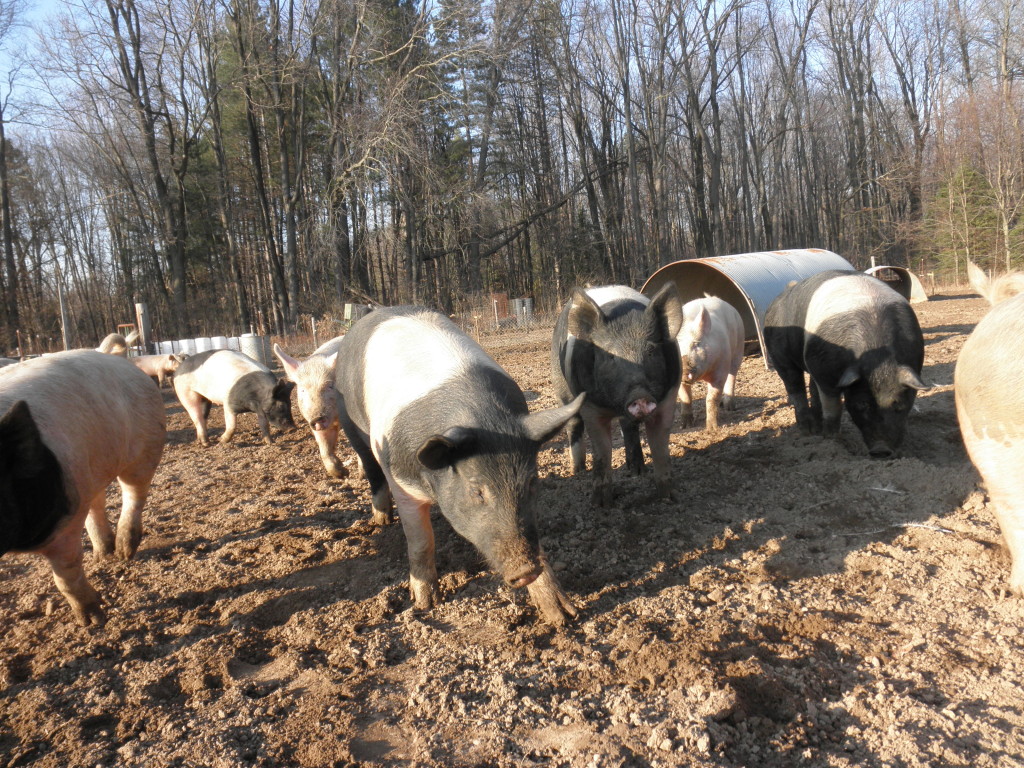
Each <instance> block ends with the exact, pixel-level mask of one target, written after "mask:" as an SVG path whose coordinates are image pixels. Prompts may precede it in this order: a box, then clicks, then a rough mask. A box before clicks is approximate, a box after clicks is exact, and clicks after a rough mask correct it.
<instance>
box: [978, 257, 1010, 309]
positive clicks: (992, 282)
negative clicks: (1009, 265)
mask: <svg viewBox="0 0 1024 768" xmlns="http://www.w3.org/2000/svg"><path fill="white" fill-rule="evenodd" d="M967 279H968V281H969V282H970V284H971V288H973V289H974V290H975V291H977V292H978V293H979V294H980V295H981V297H982V298H983V299H985V301H987V302H988V303H989V304H991V305H993V306H995V305H996V304H998V303H999V302H1001V301H1003V300H1004V299H1008V298H1010V297H1011V296H1017V295H1018V294H1021V293H1024V272H1006V273H1005V274H1002V275H1000V276H999V277H997V278H995V279H992V278H990V277H989V276H988V275H986V274H985V273H984V272H983V271H982V269H981V267H979V266H978V265H977V264H975V263H974V262H973V261H968V262H967Z"/></svg>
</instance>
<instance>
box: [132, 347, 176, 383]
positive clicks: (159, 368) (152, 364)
mask: <svg viewBox="0 0 1024 768" xmlns="http://www.w3.org/2000/svg"><path fill="white" fill-rule="evenodd" d="M187 357H188V355H184V354H181V355H179V354H171V355H139V356H138V357H133V358H131V361H132V362H133V363H135V367H136V368H138V369H139V370H141V371H142V372H143V373H144V374H146V375H147V376H149V377H150V378H151V379H153V380H155V381H156V383H157V386H159V387H163V385H164V380H165V379H166V378H167V377H168V376H173V375H174V372H175V371H176V370H178V366H179V365H181V364H182V362H183V361H184V360H185V358H187Z"/></svg>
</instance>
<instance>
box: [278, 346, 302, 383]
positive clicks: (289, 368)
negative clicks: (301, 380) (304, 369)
mask: <svg viewBox="0 0 1024 768" xmlns="http://www.w3.org/2000/svg"><path fill="white" fill-rule="evenodd" d="M274 354H275V355H277V359H278V360H280V361H281V367H283V368H284V373H285V375H286V376H287V377H288V378H289V379H292V380H293V381H294V379H295V372H296V371H297V370H298V369H299V361H298V360H296V359H295V358H294V357H292V356H291V355H289V354H288V353H287V352H285V351H284V350H283V349H281V345H280V344H277V343H275V344H274Z"/></svg>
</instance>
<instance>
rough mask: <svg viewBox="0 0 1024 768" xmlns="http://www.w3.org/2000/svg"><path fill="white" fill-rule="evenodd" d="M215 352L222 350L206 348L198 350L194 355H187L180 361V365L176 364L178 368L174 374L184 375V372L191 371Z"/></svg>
mask: <svg viewBox="0 0 1024 768" xmlns="http://www.w3.org/2000/svg"><path fill="white" fill-rule="evenodd" d="M217 352H223V350H221V349H208V350H206V351H205V352H199V353H198V354H195V355H189V356H188V357H186V358H185V359H184V360H182V361H181V365H179V366H178V370H177V371H175V373H174V375H175V376H184V375H185V374H186V373H192V372H193V371H195V370H197V369H198V368H199V366H201V365H202V364H203V363H205V362H206V361H207V360H209V359H210V356H211V355H215V354H216V353H217Z"/></svg>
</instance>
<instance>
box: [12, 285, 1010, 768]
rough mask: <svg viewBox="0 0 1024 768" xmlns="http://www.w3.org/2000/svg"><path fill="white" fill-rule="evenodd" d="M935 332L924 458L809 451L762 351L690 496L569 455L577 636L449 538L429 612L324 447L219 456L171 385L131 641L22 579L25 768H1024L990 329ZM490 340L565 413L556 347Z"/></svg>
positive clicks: (545, 499) (122, 604)
mask: <svg viewBox="0 0 1024 768" xmlns="http://www.w3.org/2000/svg"><path fill="white" fill-rule="evenodd" d="M916 309H917V311H918V313H919V316H920V317H921V320H922V326H923V327H924V329H925V336H926V340H927V344H928V348H927V361H926V367H925V371H924V377H925V379H926V380H928V381H931V382H935V383H937V384H938V386H936V387H935V388H934V389H933V390H931V391H928V392H925V393H924V394H923V395H922V396H921V397H920V398H919V399H918V401H917V402H918V406H917V409H916V412H915V413H914V414H913V415H912V417H911V424H910V427H909V431H908V437H907V440H906V443H905V445H904V447H903V451H902V458H899V459H896V460H892V461H872V460H871V459H869V458H868V457H867V455H866V451H865V449H864V446H863V444H862V442H861V440H860V436H859V434H858V433H857V432H856V430H855V429H854V427H853V426H852V424H851V423H850V422H849V419H848V417H844V424H843V430H842V434H841V436H840V439H839V440H838V441H826V440H823V439H821V438H809V437H801V436H800V435H799V434H798V432H797V430H796V429H795V428H794V427H793V414H792V409H791V408H789V407H787V405H786V403H785V399H784V396H783V390H782V386H781V382H780V381H779V380H778V377H777V376H776V375H775V374H774V373H772V372H769V371H766V370H765V368H764V365H763V363H762V361H761V358H760V357H759V356H752V357H748V358H747V359H746V360H745V361H744V365H743V369H742V371H741V376H740V380H739V386H738V390H737V394H738V410H736V411H735V412H733V413H728V414H725V415H724V417H723V428H722V429H721V431H720V432H719V433H718V434H717V435H707V434H705V433H704V432H703V431H702V428H703V418H702V410H701V408H702V405H703V403H702V402H698V403H697V406H698V407H697V409H696V410H697V412H698V414H701V415H699V416H698V429H695V430H681V429H677V430H676V432H675V434H674V435H673V438H672V447H673V456H674V467H675V477H676V490H675V500H674V501H671V502H666V501H660V500H656V499H654V498H653V496H654V493H653V482H652V479H651V476H650V474H647V475H646V476H643V477H640V478H634V477H631V476H627V474H626V472H625V469H624V468H623V467H622V466H621V464H622V461H623V457H622V451H621V449H619V450H618V451H617V453H616V470H615V483H616V488H617V492H618V497H617V505H616V506H615V507H614V508H611V509H595V508H593V507H592V506H591V505H590V504H589V501H588V500H589V498H590V483H591V481H590V478H588V477H572V476H571V474H570V472H569V464H568V457H567V456H566V451H565V446H564V443H562V442H554V443H552V444H550V445H548V446H546V447H545V449H544V450H543V451H542V452H541V456H540V472H541V476H542V478H543V480H542V483H541V489H542V490H541V498H542V503H541V520H540V527H541V531H542V536H543V541H544V545H545V547H546V549H547V551H548V553H549V555H550V558H551V560H552V562H553V563H554V564H555V567H556V570H557V571H558V573H559V577H560V579H561V582H562V585H563V586H564V587H565V588H566V590H567V591H568V592H569V593H570V594H571V595H573V597H574V598H575V599H576V601H577V602H578V604H579V606H580V608H581V615H580V618H579V619H578V620H577V621H576V622H574V623H573V624H571V625H570V626H569V627H568V628H566V629H564V630H562V631H555V630H553V629H551V628H550V627H548V626H546V625H544V624H543V623H541V622H540V621H538V619H537V616H536V614H535V612H534V610H533V608H532V607H531V606H530V605H529V604H528V603H527V601H526V598H525V594H524V593H521V592H513V591H512V590H510V589H508V588H506V587H505V586H503V585H502V584H501V582H500V580H499V579H497V578H496V577H495V576H493V575H492V574H491V573H490V572H488V571H487V570H486V569H485V568H484V566H483V564H482V561H481V558H480V556H479V555H478V554H477V553H476V552H475V550H473V549H472V547H471V546H470V545H469V544H468V543H466V542H465V541H464V540H463V539H461V538H459V537H458V536H457V535H455V534H454V533H453V532H452V531H451V529H450V527H449V526H448V524H447V523H446V522H445V521H444V519H443V518H441V517H440V516H436V521H435V528H436V531H437V544H438V568H439V571H440V573H441V574H442V577H441V587H442V592H443V594H444V598H445V602H444V603H443V604H442V605H441V606H439V607H437V608H435V609H434V610H432V611H430V612H429V613H424V614H419V613H415V612H413V611H412V610H410V605H409V598H408V595H407V582H406V579H407V576H408V572H407V561H406V555H405V544H404V537H403V534H402V530H401V527H400V526H398V525H392V526H389V527H387V528H383V529H378V528H374V527H373V526H371V525H370V524H369V522H368V520H369V516H370V506H369V494H368V489H367V485H366V483H365V482H364V481H363V480H362V478H361V477H356V475H358V471H357V465H356V462H355V458H354V455H353V454H352V453H351V452H350V451H349V450H348V449H347V448H346V449H345V451H344V457H345V459H346V461H347V463H348V465H349V466H350V468H351V469H352V474H353V477H352V478H351V479H348V480H342V481H332V480H329V479H328V478H327V477H326V475H325V473H324V471H323V468H322V466H321V464H320V462H319V459H318V457H317V455H316V451H315V449H314V445H313V441H312V439H311V437H310V435H309V432H308V430H305V429H303V430H299V431H295V432H292V433H289V434H286V435H282V436H280V437H279V438H278V439H277V441H276V442H275V444H274V445H273V446H269V447H268V446H264V445H262V444H260V443H259V441H258V433H257V431H256V425H255V419H253V418H252V417H251V416H243V417H242V418H241V419H240V426H241V429H240V432H239V434H238V435H237V436H236V438H235V440H236V442H235V443H234V444H232V445H230V446H228V447H223V448H222V447H215V448H209V449H203V448H201V447H199V446H198V445H196V444H195V443H194V437H195V433H194V430H193V428H192V426H191V424H190V423H189V421H188V419H187V417H186V416H185V415H184V413H183V412H182V410H181V408H180V407H178V406H177V403H176V402H174V401H173V399H172V398H173V396H172V395H171V394H170V390H165V393H166V394H165V397H166V398H167V403H168V413H169V433H168V438H169V444H168V446H167V451H166V453H165V456H164V461H163V464H162V465H161V467H160V469H159V471H158V473H157V476H156V481H155V485H154V489H153V494H152V497H151V500H150V504H149V506H148V508H147V513H146V522H145V524H146V535H145V538H144V539H143V542H142V547H141V549H140V551H139V553H138V555H137V557H136V559H135V560H134V561H132V562H129V563H122V562H115V561H109V562H100V563H98V562H96V561H95V560H94V559H93V557H92V555H91V553H89V552H87V554H86V569H87V572H88V573H89V576H90V579H91V580H92V583H93V584H94V586H96V587H97V588H98V589H99V591H100V592H101V594H102V595H103V596H104V598H105V601H106V606H107V609H108V621H107V624H106V625H105V626H104V627H103V628H101V629H92V630H84V629H81V628H79V627H78V626H76V625H74V624H71V623H69V621H70V611H69V609H68V607H67V605H66V603H65V602H64V601H63V599H62V598H61V597H60V595H59V594H58V593H57V592H56V589H55V587H54V585H53V582H52V579H51V576H50V572H49V568H48V566H47V564H46V563H45V561H44V560H42V558H39V557H38V556H32V555H8V556H6V557H4V558H3V560H0V627H2V628H3V630H2V637H0V767H2V766H12V767H13V766H47V767H50V766H52V767H53V768H64V767H66V766H115V765H117V766H145V767H146V768H158V767H160V766H212V767H214V768H218V767H220V766H247V765H258V766H334V765H342V766H344V765H381V766H392V765H396V766H397V765H408V766H412V765H424V766H426V765H445V766H471V765H472V766H476V765H487V766H524V765H526V766H528V765H551V766H573V767H574V768H576V767H579V768H584V767H587V768H590V767H591V766H593V767H595V768H596V767H598V766H627V765H628V766H647V765H652V766H653V765H663V766H670V765H687V766H691V765H692V766H711V765H715V766H740V765H745V766H789V765H808V766H894V767H895V766H938V765H948V766H956V765H964V766H1012V765H1024V759H1022V757H1021V755H1022V753H1024V736H1022V733H1024V730H1022V726H1024V698H1022V696H1021V692H1020V691H1021V683H1022V681H1024V635H1022V634H1021V630H1020V625H1021V620H1022V616H1024V602H1022V601H1021V600H1018V599H1016V598H1013V597H1010V596H1008V595H1007V593H1006V591H1005V589H1004V587H1005V584H1006V579H1007V575H1008V569H1009V560H1008V556H1007V555H1006V553H1005V551H1004V549H1003V547H1002V545H1001V542H1000V537H999V531H998V529H997V527H996V524H995V520H994V517H993V514H992V510H991V508H989V507H988V506H987V504H986V498H985V495H984V493H983V492H981V491H979V490H978V487H977V483H978V477H977V475H976V473H975V472H974V470H973V469H972V467H971V466H970V464H969V463H968V461H967V459H966V456H965V453H964V450H963V447H962V444H961V441H960V437H959V433H958V430H957V426H956V418H955V414H954V409H953V395H952V388H951V382H952V376H953V366H954V362H955V359H956V355H957V352H958V350H959V349H960V346H961V344H962V343H963V341H964V339H965V337H966V335H967V334H968V333H969V332H970V330H971V328H972V327H973V324H974V323H975V322H976V321H977V320H978V319H979V318H980V317H981V316H982V315H983V313H984V311H985V305H984V304H983V303H982V301H981V300H980V299H975V298H965V297H961V296H949V295H946V296H937V297H935V298H934V299H933V300H932V301H931V302H929V303H927V304H923V305H918V306H917V307H916ZM489 346H490V347H491V348H492V350H493V351H494V353H495V356H496V357H497V358H498V359H499V361H500V362H501V363H502V364H503V365H504V366H505V367H506V368H507V370H508V371H509V372H510V373H511V374H512V375H513V376H514V377H515V378H516V379H517V380H518V381H519V383H520V384H521V385H522V386H523V387H524V388H525V389H527V390H531V391H532V392H534V393H536V394H537V396H536V398H535V399H534V400H533V402H532V403H531V405H532V407H536V408H540V407H548V406H550V405H553V398H552V395H551V390H550V386H549V381H548V374H547V370H548V365H547V351H546V350H547V332H545V331H537V332H534V333H532V334H530V335H529V336H517V337H508V336H505V337H501V338H500V339H496V340H494V341H493V343H489ZM698 396H702V395H698ZM218 418H219V409H215V414H214V422H213V425H214V427H215V430H214V432H215V433H216V428H217V427H219V426H222V422H218V421H217V419H218ZM116 501H117V494H116V493H115V492H114V491H113V490H112V491H111V495H110V497H109V502H110V507H109V511H110V514H111V516H113V515H114V514H116V506H115V505H116Z"/></svg>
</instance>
